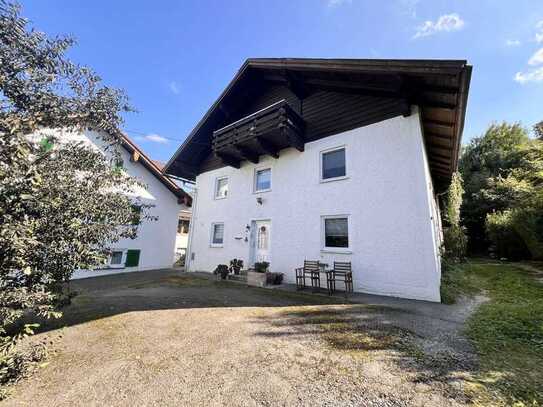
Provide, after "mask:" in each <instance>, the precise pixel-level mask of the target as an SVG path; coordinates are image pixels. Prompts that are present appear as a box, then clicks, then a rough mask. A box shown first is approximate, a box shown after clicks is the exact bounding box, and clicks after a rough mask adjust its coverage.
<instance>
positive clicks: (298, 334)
mask: <svg viewBox="0 0 543 407" xmlns="http://www.w3.org/2000/svg"><path fill="white" fill-rule="evenodd" d="M409 314H410V313H408V312H405V311H402V310H398V309H390V308H388V307H381V306H370V305H345V306H338V307H334V306H332V307H327V308H326V309H321V308H319V307H294V308H289V309H286V310H284V311H281V312H280V314H279V315H277V314H275V315H273V316H272V317H270V316H262V317H260V318H259V319H258V322H259V323H261V324H264V329H263V330H262V331H261V332H259V333H258V335H261V336H273V337H285V338H293V339H295V340H300V339H301V338H303V337H304V336H307V335H315V334H316V335H318V338H319V340H321V341H323V342H324V344H325V345H326V346H327V347H328V348H330V349H332V350H334V351H337V352H340V353H343V354H346V355H349V356H351V357H353V358H354V359H358V360H360V361H361V363H364V361H368V360H372V359H374V358H385V359H386V361H388V362H392V363H393V364H394V365H395V366H396V367H398V368H399V369H401V371H402V373H404V374H406V376H407V378H408V379H409V380H410V381H411V382H413V383H424V384H427V385H429V386H432V387H435V386H436V385H437V386H439V388H440V389H441V391H442V392H443V393H444V394H445V395H446V396H447V397H450V398H454V399H455V400H457V401H459V402H463V403H469V402H470V401H471V399H470V397H469V395H467V393H466V391H465V389H464V388H463V384H464V383H465V381H466V380H468V381H469V380H470V378H471V373H473V372H474V371H475V369H476V368H477V366H476V364H475V363H474V358H473V357H472V356H471V354H470V353H467V352H464V351H460V350H454V349H450V348H443V347H442V346H440V344H436V343H435V341H434V338H425V337H423V336H421V335H420V334H418V333H416V332H414V331H412V330H409V329H405V328H403V327H400V326H399V325H401V324H399V323H398V321H399V320H401V319H402V318H404V317H407V316H409ZM268 328H271V329H268ZM384 366H386V364H385V365H384ZM361 372H363V369H361Z"/></svg>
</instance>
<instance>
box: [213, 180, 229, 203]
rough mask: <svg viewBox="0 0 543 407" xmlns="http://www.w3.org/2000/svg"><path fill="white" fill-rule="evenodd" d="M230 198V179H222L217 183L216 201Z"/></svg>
mask: <svg viewBox="0 0 543 407" xmlns="http://www.w3.org/2000/svg"><path fill="white" fill-rule="evenodd" d="M227 196H228V177H220V178H217V180H216V181H215V199H223V198H226V197H227Z"/></svg>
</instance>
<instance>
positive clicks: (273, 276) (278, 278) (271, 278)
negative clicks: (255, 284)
mask: <svg viewBox="0 0 543 407" xmlns="http://www.w3.org/2000/svg"><path fill="white" fill-rule="evenodd" d="M282 282H283V273H267V275H266V284H270V285H280V284H281V283H282Z"/></svg>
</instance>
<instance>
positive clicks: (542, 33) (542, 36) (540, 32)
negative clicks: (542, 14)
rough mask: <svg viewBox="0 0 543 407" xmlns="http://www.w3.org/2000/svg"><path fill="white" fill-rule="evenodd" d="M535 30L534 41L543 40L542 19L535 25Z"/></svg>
mask: <svg viewBox="0 0 543 407" xmlns="http://www.w3.org/2000/svg"><path fill="white" fill-rule="evenodd" d="M535 28H536V29H537V32H536V33H535V42H543V20H541V21H540V22H539V23H537V24H536V25H535Z"/></svg>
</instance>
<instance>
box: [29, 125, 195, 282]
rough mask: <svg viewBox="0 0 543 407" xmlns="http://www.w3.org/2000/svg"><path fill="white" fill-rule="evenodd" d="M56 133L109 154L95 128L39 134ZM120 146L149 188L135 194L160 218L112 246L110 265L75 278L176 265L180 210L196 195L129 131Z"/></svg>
mask: <svg viewBox="0 0 543 407" xmlns="http://www.w3.org/2000/svg"><path fill="white" fill-rule="evenodd" d="M48 134H54V136H55V137H57V138H58V140H59V142H64V141H83V142H84V143H86V144H88V145H89V146H93V147H94V148H96V149H98V150H101V151H103V152H104V154H109V153H108V150H107V149H105V148H104V141H103V139H102V138H101V137H99V134H98V133H97V132H95V131H92V130H85V131H82V132H71V131H66V130H53V131H51V130H49V131H48V130H45V131H41V132H39V136H38V137H44V136H45V137H46V136H47V135H48ZM120 137H121V139H122V141H121V146H122V148H121V149H120V150H121V151H120V153H121V158H122V161H121V163H120V164H121V165H122V168H123V170H124V171H126V172H127V173H128V174H130V175H132V176H134V177H136V178H138V179H139V180H140V181H142V182H143V184H144V185H145V188H138V189H137V190H136V191H134V193H133V194H132V195H131V197H133V198H134V200H140V201H141V202H143V203H146V204H151V205H153V207H152V208H150V210H149V213H150V215H152V216H157V217H158V219H157V220H156V221H144V222H142V223H141V224H140V225H139V227H138V236H137V238H136V239H122V240H120V241H119V242H117V243H115V245H114V246H113V247H112V250H113V252H112V255H111V256H110V258H109V261H108V264H107V266H105V267H103V268H100V269H96V270H78V271H76V272H75V273H74V275H73V278H75V279H77V278H86V277H94V276H99V275H106V274H113V273H123V272H131V271H141V270H152V269H161V268H168V267H172V265H173V263H174V257H175V245H176V234H177V233H176V232H177V224H178V214H179V212H180V211H181V210H187V209H188V208H189V206H190V205H191V203H192V198H191V197H190V196H189V195H188V194H186V193H185V192H184V191H183V190H182V189H181V188H179V187H178V186H177V185H176V184H175V183H174V182H173V181H172V180H170V179H169V178H168V177H166V176H165V175H163V174H162V172H161V171H160V169H159V167H157V166H156V164H154V163H153V162H152V160H150V159H149V158H148V157H147V156H146V155H145V153H144V152H143V151H142V150H141V149H139V148H138V147H137V146H136V145H135V144H134V143H133V142H132V141H131V140H130V139H129V138H128V137H127V136H126V135H124V134H120Z"/></svg>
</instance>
